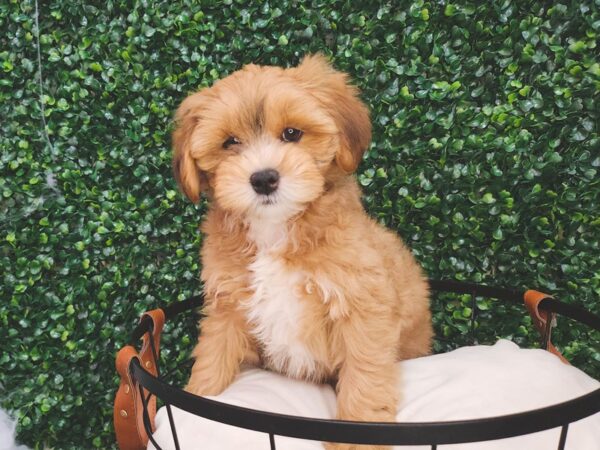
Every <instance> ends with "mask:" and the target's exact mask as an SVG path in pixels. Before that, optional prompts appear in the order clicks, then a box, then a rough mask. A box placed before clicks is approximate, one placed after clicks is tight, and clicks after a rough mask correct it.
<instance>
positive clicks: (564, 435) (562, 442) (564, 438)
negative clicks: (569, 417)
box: [558, 423, 569, 450]
mask: <svg viewBox="0 0 600 450" xmlns="http://www.w3.org/2000/svg"><path fill="white" fill-rule="evenodd" d="M568 431H569V424H568V423H567V424H564V425H563V426H562V428H561V430H560V439H559V441H558V450H565V444H566V443H567V432H568Z"/></svg>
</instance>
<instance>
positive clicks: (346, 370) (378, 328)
mask: <svg viewBox="0 0 600 450" xmlns="http://www.w3.org/2000/svg"><path fill="white" fill-rule="evenodd" d="M364 320H365V321H364V322H363V321H362V320H361V319H360V318H357V317H348V318H347V319H346V321H345V323H344V324H343V325H342V330H341V333H342V336H343V342H344V347H345V352H344V360H343V362H342V366H341V368H340V371H339V375H338V382H337V386H336V390H337V418H338V419H340V420H353V421H367V422H394V421H395V419H396V410H397V405H398V400H399V398H400V393H399V391H398V381H399V371H398V366H397V364H396V358H395V354H394V349H395V342H394V339H393V336H394V335H393V333H390V332H389V331H390V330H389V329H388V330H387V332H386V331H384V329H385V328H386V327H385V325H384V324H382V323H379V324H374V323H369V321H368V320H369V319H364ZM384 321H385V320H381V322H384ZM326 448H328V449H330V450H334V449H335V450H386V449H389V448H390V447H387V446H380V445H358V444H326Z"/></svg>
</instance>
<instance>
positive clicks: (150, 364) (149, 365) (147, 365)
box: [145, 361, 152, 369]
mask: <svg viewBox="0 0 600 450" xmlns="http://www.w3.org/2000/svg"><path fill="white" fill-rule="evenodd" d="M145 365H146V369H149V368H150V367H152V363H151V362H150V361H146V364H145Z"/></svg>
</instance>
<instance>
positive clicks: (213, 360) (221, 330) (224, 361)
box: [185, 310, 258, 395]
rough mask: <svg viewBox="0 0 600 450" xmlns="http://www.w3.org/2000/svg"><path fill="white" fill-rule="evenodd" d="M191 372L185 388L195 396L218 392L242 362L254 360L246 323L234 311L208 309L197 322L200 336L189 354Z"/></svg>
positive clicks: (236, 371)
mask: <svg viewBox="0 0 600 450" xmlns="http://www.w3.org/2000/svg"><path fill="white" fill-rule="evenodd" d="M192 355H193V357H194V358H195V362H194V365H193V367H192V375H191V377H190V380H189V382H188V384H187V386H186V387H185V390H186V391H188V392H191V393H192V394H196V395H217V394H220V393H221V392H222V391H223V390H224V389H225V388H226V387H227V386H229V385H230V384H231V383H232V382H233V381H234V379H235V377H236V376H237V374H238V373H239V371H240V365H241V363H242V361H249V362H256V360H257V359H258V356H257V355H256V352H255V350H254V346H253V345H252V342H251V341H250V339H249V337H248V334H247V331H246V323H245V320H244V318H243V317H242V315H241V314H240V313H239V312H237V311H215V310H213V311H211V312H209V315H207V317H205V318H204V319H203V320H202V321H201V322H200V337H199V338H198V344H196V347H195V348H194V351H193V353H192Z"/></svg>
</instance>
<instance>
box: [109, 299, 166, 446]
mask: <svg viewBox="0 0 600 450" xmlns="http://www.w3.org/2000/svg"><path fill="white" fill-rule="evenodd" d="M140 320H151V321H152V324H151V325H152V326H151V331H150V332H148V333H145V334H144V336H143V337H142V348H141V350H140V352H139V353H138V352H137V351H136V350H135V348H134V347H133V346H131V345H126V346H125V347H123V348H122V349H121V350H119V352H118V353H117V358H116V366H117V372H118V373H119V376H120V377H121V383H120V384H119V389H118V390H117V395H116V396H115V403H114V410H113V421H114V426H115V434H116V435H117V443H118V445H119V448H120V449H121V450H144V449H145V448H146V446H147V444H148V434H147V433H146V429H145V428H144V421H143V404H142V397H141V395H140V390H139V385H138V383H137V382H136V381H135V380H134V379H132V378H131V374H130V373H129V367H130V365H131V361H132V360H133V359H134V358H137V359H138V360H139V361H140V364H141V365H142V367H144V368H145V369H146V370H147V371H148V372H150V373H152V374H153V375H154V376H156V375H157V363H158V361H155V359H154V354H153V352H152V344H151V341H150V340H152V343H153V344H154V348H155V350H156V357H157V358H158V356H159V352H160V335H161V332H162V329H163V325H164V323H165V314H164V312H163V310H162V309H154V310H152V311H148V312H145V313H144V314H142V317H141V318H140ZM142 392H143V395H147V391H145V390H144V389H142ZM147 406H148V407H147V410H148V416H149V418H150V424H151V427H152V430H154V429H155V427H154V416H155V415H156V398H155V397H154V396H152V397H151V398H150V400H149V401H148V405H147Z"/></svg>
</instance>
